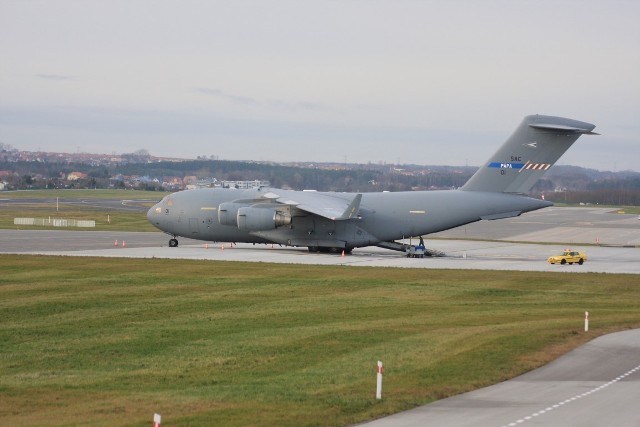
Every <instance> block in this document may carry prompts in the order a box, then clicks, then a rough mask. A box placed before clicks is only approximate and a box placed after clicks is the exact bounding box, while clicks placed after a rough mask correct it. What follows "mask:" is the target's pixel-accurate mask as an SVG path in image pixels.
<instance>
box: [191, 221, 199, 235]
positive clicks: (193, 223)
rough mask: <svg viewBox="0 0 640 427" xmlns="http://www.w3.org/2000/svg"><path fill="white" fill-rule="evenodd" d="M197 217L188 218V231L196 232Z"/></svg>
mask: <svg viewBox="0 0 640 427" xmlns="http://www.w3.org/2000/svg"><path fill="white" fill-rule="evenodd" d="M198 223H199V221H198V218H189V233H191V234H198Z"/></svg>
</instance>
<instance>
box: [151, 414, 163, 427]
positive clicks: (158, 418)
mask: <svg viewBox="0 0 640 427" xmlns="http://www.w3.org/2000/svg"><path fill="white" fill-rule="evenodd" d="M161 422H162V417H161V416H160V414H153V427H160V423H161Z"/></svg>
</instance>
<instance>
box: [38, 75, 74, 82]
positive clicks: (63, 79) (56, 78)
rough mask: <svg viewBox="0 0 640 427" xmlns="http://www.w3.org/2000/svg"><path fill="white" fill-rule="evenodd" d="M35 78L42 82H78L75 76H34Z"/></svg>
mask: <svg viewBox="0 0 640 427" xmlns="http://www.w3.org/2000/svg"><path fill="white" fill-rule="evenodd" d="M36 77H37V78H39V79H44V80H55V81H59V82H61V81H73V80H78V79H77V77H75V76H64V75H61V74H36Z"/></svg>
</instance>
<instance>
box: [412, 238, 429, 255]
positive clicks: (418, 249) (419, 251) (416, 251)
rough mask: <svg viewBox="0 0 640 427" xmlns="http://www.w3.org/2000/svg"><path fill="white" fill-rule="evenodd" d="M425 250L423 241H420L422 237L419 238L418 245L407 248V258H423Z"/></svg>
mask: <svg viewBox="0 0 640 427" xmlns="http://www.w3.org/2000/svg"><path fill="white" fill-rule="evenodd" d="M426 250H427V248H426V247H425V246H424V240H422V236H420V243H418V244H417V245H409V246H408V247H407V258H424V255H425V252H426Z"/></svg>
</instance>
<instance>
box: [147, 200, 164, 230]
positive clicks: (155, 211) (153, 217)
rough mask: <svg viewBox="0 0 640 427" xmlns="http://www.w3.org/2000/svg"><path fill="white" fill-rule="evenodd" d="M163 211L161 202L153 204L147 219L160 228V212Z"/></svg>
mask: <svg viewBox="0 0 640 427" xmlns="http://www.w3.org/2000/svg"><path fill="white" fill-rule="evenodd" d="M161 212H162V208H161V207H160V203H158V204H156V205H153V206H152V207H151V209H149V210H148V211H147V219H148V220H149V222H150V223H151V224H152V225H154V226H156V227H158V228H160V213H161Z"/></svg>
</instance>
